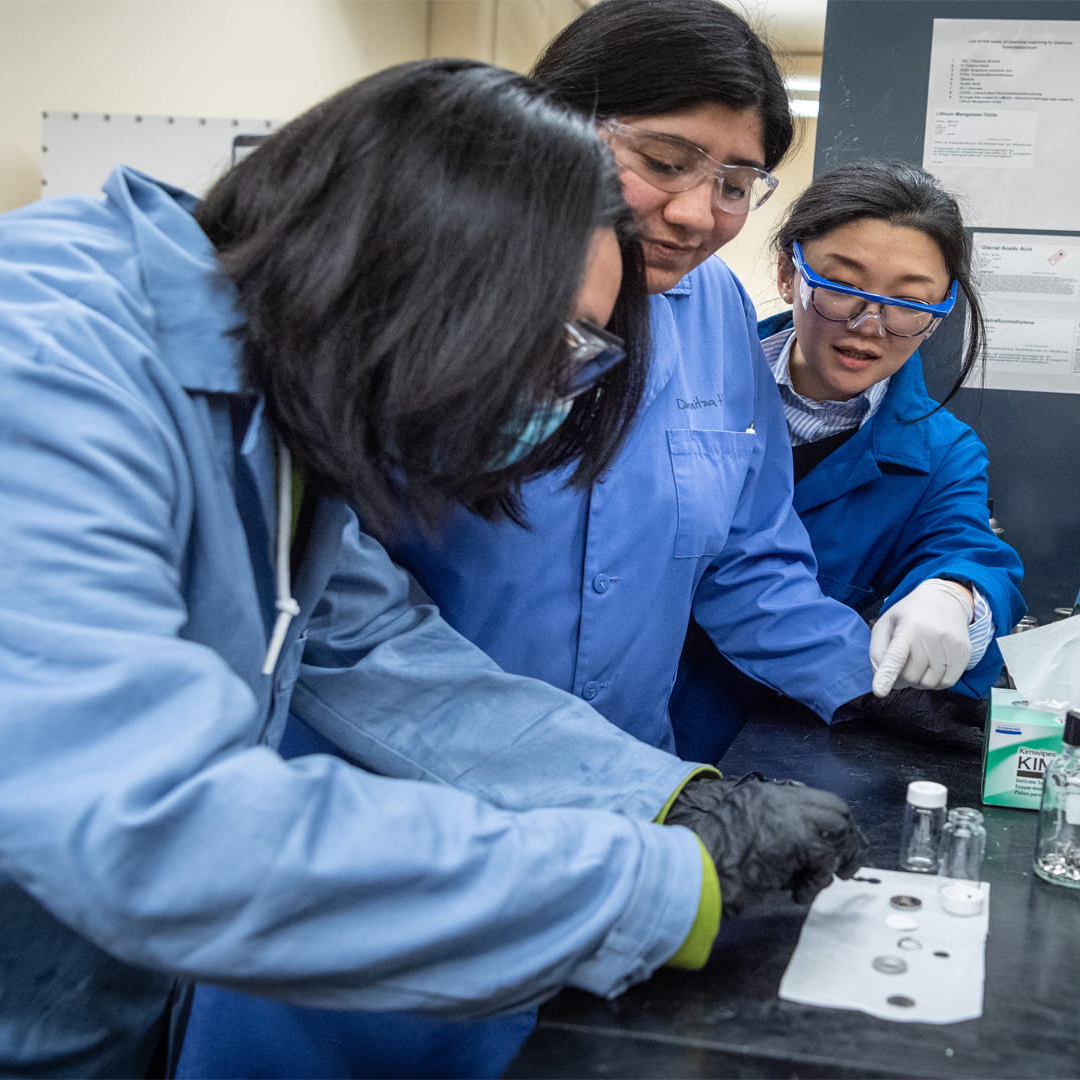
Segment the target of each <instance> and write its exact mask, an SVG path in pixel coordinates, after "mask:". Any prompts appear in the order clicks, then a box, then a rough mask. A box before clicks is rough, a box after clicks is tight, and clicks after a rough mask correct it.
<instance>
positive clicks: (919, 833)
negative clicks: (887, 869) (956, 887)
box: [900, 780, 949, 874]
mask: <svg viewBox="0 0 1080 1080" xmlns="http://www.w3.org/2000/svg"><path fill="white" fill-rule="evenodd" d="M948 795H949V791H948V788H946V787H945V785H944V784H935V783H934V782H933V781H931V780H913V781H912V782H911V783H910V784H908V789H907V802H906V803H905V804H904V825H903V830H902V832H901V834H900V869H901V870H913V871H915V873H917V874H932V873H933V872H934V871H935V870H936V869H937V868H938V858H939V854H940V849H941V830H942V827H943V826H944V824H945V801H946V799H947V798H948Z"/></svg>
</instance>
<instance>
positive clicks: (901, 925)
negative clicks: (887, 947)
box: [885, 911, 919, 931]
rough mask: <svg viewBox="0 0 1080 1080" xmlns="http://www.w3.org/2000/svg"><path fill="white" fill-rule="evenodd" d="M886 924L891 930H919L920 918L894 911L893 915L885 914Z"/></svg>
mask: <svg viewBox="0 0 1080 1080" xmlns="http://www.w3.org/2000/svg"><path fill="white" fill-rule="evenodd" d="M885 925H886V926H887V927H888V928H889V929H890V930H905V931H910V930H918V929H919V920H918V919H913V918H912V917H911V916H910V915H903V914H901V913H900V912H899V911H894V912H893V913H892V914H891V915H886V916H885Z"/></svg>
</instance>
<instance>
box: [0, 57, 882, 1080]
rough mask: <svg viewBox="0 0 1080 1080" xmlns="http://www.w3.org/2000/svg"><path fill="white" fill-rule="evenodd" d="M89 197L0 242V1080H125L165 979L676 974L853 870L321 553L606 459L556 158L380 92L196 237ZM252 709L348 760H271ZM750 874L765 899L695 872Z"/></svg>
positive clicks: (294, 995) (379, 991) (401, 1005)
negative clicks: (742, 916) (732, 924)
mask: <svg viewBox="0 0 1080 1080" xmlns="http://www.w3.org/2000/svg"><path fill="white" fill-rule="evenodd" d="M508 147H509V148H512V149H513V152H512V153H508ZM540 160H542V161H544V162H545V163H546V164H547V165H548V166H549V167H550V170H551V173H550V175H546V174H544V173H543V172H541V171H540V170H538V169H537V168H536V162H537V161H540ZM104 194H105V197H104V199H100V198H63V199H46V200H43V201H41V202H39V203H36V204H34V205H31V206H28V207H25V208H23V209H21V210H16V211H13V212H11V213H9V214H5V215H3V216H0V402H2V403H3V404H2V406H0V407H2V409H3V419H2V422H0V458H2V460H3V462H4V468H3V470H2V472H0V505H2V506H3V508H4V509H3V513H4V561H3V576H2V578H0V698H2V700H3V707H2V708H0V746H2V747H3V751H2V754H0V760H2V768H0V821H2V822H3V826H2V828H0V911H3V915H4V926H3V933H0V972H2V973H3V974H2V977H0V1073H2V1074H4V1075H12V1076H144V1075H149V1074H151V1072H152V1071H153V1070H156V1069H157V1068H159V1067H160V1065H159V1064H156V1063H155V1061H154V1057H153V1055H154V1052H155V1046H157V1045H158V1044H159V1041H160V1036H161V1034H162V1029H163V1027H164V1024H165V1016H166V1011H167V1004H168V1001H169V999H170V994H171V993H172V992H173V990H174V988H175V987H176V986H177V981H178V980H180V982H181V983H182V982H184V981H186V980H191V979H197V980H203V981H205V982H209V983H214V984H216V985H219V986H227V987H231V988H233V989H236V990H243V991H247V992H249V993H253V994H258V995H262V996H263V997H265V998H266V999H268V1000H274V1001H277V1002H291V1003H295V1004H303V1005H307V1006H315V1007H321V1008H327V1009H339V1010H342V1009H363V1008H366V1009H372V1010H389V1009H408V1010H413V1011H419V1012H427V1013H441V1014H444V1015H449V1016H458V1017H461V1016H470V1017H475V1016H477V1015H485V1014H489V1013H493V1012H497V1011H507V1010H515V1009H521V1008H524V1007H526V1006H529V1005H535V1004H536V1003H537V1002H539V1001H540V1000H542V999H543V998H544V997H546V996H548V995H550V994H551V993H554V992H555V991H556V990H558V989H559V988H560V987H562V986H566V985H572V986H578V987H583V988H585V989H588V990H591V991H593V992H595V993H598V994H603V995H609V996H610V995H615V994H618V993H619V992H621V991H622V990H623V989H625V988H626V987H627V986H629V985H630V984H632V983H633V982H636V981H638V980H640V979H643V978H645V977H647V976H648V975H649V974H650V973H651V972H652V971H654V970H655V969H656V968H657V967H659V966H660V965H662V964H665V963H666V964H670V965H673V966H683V967H693V966H700V965H701V964H702V963H704V961H705V958H706V957H707V955H708V951H709V947H710V945H711V943H712V940H713V937H714V936H715V933H716V931H717V927H718V923H719V910H720V903H721V897H723V902H724V903H725V904H727V905H729V906H731V907H735V908H737V907H739V906H740V904H747V903H751V902H753V901H754V900H755V899H756V898H757V897H759V896H761V895H763V894H764V893H766V892H768V891H770V890H772V889H777V888H790V887H791V886H792V885H793V884H795V883H798V882H806V881H808V882H809V884H810V886H811V887H810V892H811V893H812V892H813V891H814V889H816V888H820V887H821V886H823V885H824V884H826V883H827V881H828V880H829V879H830V878H831V875H832V872H833V871H834V870H839V871H841V872H844V873H849V872H851V870H852V868H853V867H852V864H853V863H855V862H856V861H857V860H858V859H859V858H860V857H861V854H862V851H863V848H862V846H861V842H860V837H859V834H858V831H857V830H856V829H855V828H854V826H853V825H851V823H850V821H849V819H848V817H847V814H846V808H845V807H844V805H843V803H842V802H841V801H840V800H838V799H835V798H834V797H832V796H828V795H827V794H826V793H822V792H816V793H811V792H808V791H807V789H797V788H791V787H789V786H784V785H769V784H764V783H756V784H751V785H749V786H746V785H744V786H743V787H741V788H740V789H739V791H738V796H737V798H736V797H734V795H733V792H734V785H732V784H730V783H729V782H727V781H724V780H721V779H719V778H718V777H716V775H715V773H714V771H712V770H708V769H702V768H699V767H696V766H691V765H686V764H684V763H681V762H679V761H678V760H677V759H674V758H672V757H670V756H669V755H667V754H663V753H661V752H658V751H655V750H653V749H651V748H649V747H646V746H643V745H642V744H640V743H638V742H636V741H635V740H633V739H630V738H628V737H627V736H625V735H623V734H622V733H620V732H617V731H615V730H614V729H612V728H611V726H610V725H609V724H608V723H606V722H605V721H604V720H603V719H602V718H601V717H599V716H598V715H596V714H595V713H594V712H593V711H592V710H591V709H590V708H589V707H588V706H587V705H585V704H584V703H583V702H581V701H580V700H578V699H575V698H573V697H572V696H570V695H567V694H564V693H562V692H560V691H558V690H556V689H555V688H553V687H550V686H547V685H545V684H543V683H540V682H538V681H535V680H526V679H522V678H520V677H518V676H515V675H510V674H507V673H505V672H503V671H501V670H499V669H498V667H497V666H496V665H495V664H494V663H492V662H491V661H490V660H489V659H488V658H487V657H486V656H484V655H483V653H482V652H480V650H478V649H477V648H476V647H475V646H473V645H471V644H470V643H468V642H467V641H466V640H465V639H464V638H462V637H461V636H460V635H458V634H456V633H455V632H454V631H452V630H451V629H450V628H449V627H448V626H447V625H446V624H445V623H444V622H443V621H442V620H441V619H440V618H439V616H438V614H437V612H436V611H435V609H434V608H433V607H432V606H431V604H430V603H427V602H425V601H424V599H423V598H422V597H420V596H419V595H418V591H417V590H416V588H415V585H414V583H413V582H412V581H411V580H410V579H409V578H408V576H407V575H406V574H404V573H403V572H402V571H401V570H400V569H398V568H397V567H395V566H394V565H393V564H392V563H391V562H390V560H389V559H388V558H387V556H386V554H385V552H384V551H383V549H382V547H381V546H380V545H379V544H378V543H377V542H376V541H375V540H374V539H372V538H371V536H369V535H366V534H364V533H362V532H360V530H359V529H358V526H357V517H356V513H355V511H357V510H358V511H360V512H361V513H362V514H363V516H364V518H365V521H366V522H367V523H368V525H369V527H370V528H371V529H373V530H376V531H378V532H380V533H384V532H385V531H387V530H388V529H390V528H391V527H392V526H393V523H394V521H395V520H397V519H398V518H399V516H400V514H401V513H402V511H403V510H405V511H408V513H409V514H410V515H411V516H412V517H414V518H415V517H417V516H418V517H419V518H420V519H422V520H429V521H434V520H436V519H437V518H438V517H439V514H440V513H441V512H442V511H443V510H444V509H445V507H446V506H447V505H449V504H457V503H463V504H467V505H470V506H472V507H474V508H476V509H477V510H478V511H482V512H483V513H486V514H489V515H497V514H498V513H499V512H500V510H501V508H503V507H505V506H507V505H510V506H512V505H513V503H514V500H515V496H516V492H517V486H518V484H520V482H521V481H522V480H523V479H524V478H526V477H528V476H531V475H533V474H534V473H535V472H537V471H542V470H543V469H546V468H550V467H559V466H564V467H566V468H567V469H570V470H571V472H573V473H574V474H575V475H576V476H577V480H576V481H575V482H576V483H579V484H582V485H584V486H586V487H587V486H588V485H589V484H590V483H591V482H592V480H593V479H594V478H595V476H596V475H597V474H598V473H599V472H601V471H602V470H603V469H604V468H605V467H606V463H607V462H608V461H610V459H611V456H612V454H613V453H614V451H615V449H616V448H617V446H618V444H619V441H620V438H621V435H622V432H623V428H624V426H625V420H626V417H627V416H628V415H629V414H630V413H631V412H632V410H633V406H634V404H635V402H636V399H637V397H638V393H637V390H636V385H637V381H638V380H639V379H640V374H641V371H642V363H641V358H640V357H639V356H636V355H635V346H634V344H633V341H630V342H627V348H628V349H629V350H630V357H629V358H628V359H627V360H626V361H625V362H623V363H619V362H618V361H619V358H620V357H621V355H622V348H621V347H618V346H617V344H616V342H615V341H614V340H613V339H612V338H611V337H610V336H609V335H607V334H606V333H605V332H604V331H602V330H601V329H600V327H599V325H597V324H603V323H605V322H607V321H608V319H609V317H610V316H611V315H612V311H613V308H614V307H615V305H616V298H617V296H618V294H619V286H620V281H621V280H622V279H623V277H624V272H625V273H627V274H629V275H630V277H631V279H632V277H633V272H634V262H633V259H630V260H629V261H628V262H627V263H626V264H625V266H624V263H623V259H622V257H621V254H620V248H619V242H618V239H617V235H616V226H620V227H621V223H622V222H623V220H624V219H625V216H626V211H625V206H624V205H623V203H622V200H621V196H620V194H619V187H618V182H617V179H616V176H615V172H614V168H613V166H612V164H611V162H610V159H609V155H608V151H607V150H606V148H604V147H603V146H601V145H600V144H599V143H598V142H597V140H596V138H595V134H594V131H593V129H592V126H591V125H590V124H588V123H587V122H585V121H584V120H582V119H581V118H580V117H578V116H577V115H576V114H574V113H572V112H571V111H570V110H568V109H566V108H565V107H563V106H560V105H556V104H555V103H554V102H553V101H552V100H551V99H550V98H549V97H548V96H547V95H546V94H545V93H544V92H543V91H542V90H541V89H540V88H539V87H538V86H537V85H536V84H535V83H534V82H532V81H530V80H528V79H525V78H523V77H521V76H519V75H515V74H513V73H511V72H505V71H500V70H498V69H495V68H491V67H488V66H486V65H482V64H476V63H472V62H468V61H428V62H421V63H417V64H410V65H402V66H400V67H397V68H391V69H389V70H387V71H385V72H382V73H380V74H379V75H376V76H373V77H372V78H371V79H368V80H364V81H362V82H360V83H358V84H356V85H355V86H353V87H350V88H348V89H346V90H344V91H342V92H341V93H340V94H339V95H337V96H335V97H334V98H332V99H330V100H329V101H327V102H324V103H322V104H321V105H319V106H316V107H315V108H314V109H313V110H311V111H310V112H309V113H307V114H306V115H304V116H303V117H301V118H299V119H297V120H296V121H294V122H293V123H291V124H289V125H287V126H286V127H285V128H283V129H282V130H281V131H280V132H278V133H276V134H275V135H273V136H271V137H270V139H268V140H267V142H266V143H265V145H264V146H263V147H261V148H260V149H259V150H257V151H256V152H255V153H254V154H252V155H251V156H250V157H249V158H246V159H245V160H244V161H243V162H241V163H240V164H239V165H238V166H237V167H236V169H234V170H233V171H232V172H230V173H229V174H227V175H226V176H225V177H224V178H223V179H222V180H221V181H219V183H218V184H217V185H216V186H215V187H214V188H213V189H212V191H211V192H210V194H209V195H208V196H207V198H206V199H205V200H204V201H203V202H201V203H200V202H199V201H198V200H196V199H194V198H193V197H191V196H190V195H187V194H186V193H184V192H182V191H179V190H178V189H176V188H173V187H170V186H169V185H168V184H164V183H160V182H157V181H154V180H152V179H151V178H149V177H147V176H145V175H143V174H141V173H139V172H136V171H134V170H131V169H126V168H120V169H118V170H117V171H115V172H114V173H113V174H112V175H111V176H110V177H109V179H108V180H107V182H106V184H105V189H104ZM522 221H526V222H529V223H530V225H531V229H530V230H528V231H527V233H526V235H524V236H522V235H520V234H519V226H520V223H521V222H522ZM632 286H633V283H632V280H631V288H630V289H629V290H624V292H623V297H622V301H621V304H622V310H621V313H620V315H619V317H618V320H619V325H620V328H622V329H624V330H627V331H632V330H633V329H634V324H635V319H634V308H635V303H636V300H635V295H636V294H635V291H634V289H633V287H632ZM600 382H602V383H603V387H604V389H603V391H602V392H601V391H600V389H599V383H600ZM570 402H580V403H582V404H581V405H580V406H573V408H580V409H581V410H582V412H584V413H586V414H587V415H588V416H589V417H594V418H595V420H596V422H595V423H590V424H585V423H583V422H581V420H579V419H577V418H574V417H571V418H570V419H569V420H567V419H566V415H567V413H568V412H569V411H570V408H571V406H569V405H568V403H570ZM562 421H566V422H565V423H561V422H562ZM560 424H561V426H560ZM556 431H557V432H558V433H557V434H556ZM290 712H292V713H293V714H294V715H295V716H296V717H298V718H299V719H300V720H302V721H303V722H304V723H305V724H306V725H307V726H308V728H309V729H310V730H312V731H318V732H320V733H321V734H322V735H323V736H325V737H326V738H327V739H328V740H330V743H331V744H332V745H334V746H336V747H337V748H338V749H339V750H340V751H341V752H342V753H343V754H344V755H346V756H347V757H348V758H349V759H350V760H349V761H348V762H347V761H345V760H342V759H341V758H340V757H330V756H326V755H321V756H302V757H298V758H296V759H295V760H292V761H286V760H284V759H283V758H282V757H281V756H280V755H279V754H278V753H277V752H276V747H277V745H278V743H279V741H280V738H281V734H282V730H283V728H284V726H285V723H286V717H287V714H288V713H290ZM748 792H749V794H747V793H748ZM755 804H756V809H755ZM766 804H767V805H768V806H770V807H772V808H773V810H774V811H776V812H771V813H770V814H769V815H768V816H769V817H770V819H771V820H776V819H777V812H779V813H780V819H781V821H782V822H783V824H781V825H780V826H779V827H778V828H777V829H772V830H769V833H768V835H764V830H762V829H761V828H760V826H758V825H756V824H755V822H756V821H757V820H758V818H759V813H758V811H759V810H760V808H761V806H763V805H766ZM665 812H666V816H665ZM785 813H786V815H787V816H786V817H785V816H784V814H785ZM658 820H664V821H665V822H666V823H668V824H674V825H677V826H687V827H685V828H684V827H675V828H670V827H661V826H660V825H657V824H653V822H654V821H658ZM695 834H699V835H700V836H701V838H702V839H700V840H699V839H698V835H695ZM825 835H827V836H828V837H829V839H828V840H827V841H826V840H825V839H824V838H823V837H824V836H825ZM778 836H779V838H780V839H779V841H778ZM814 837H817V838H818V839H817V841H814ZM808 844H809V846H808ZM749 848H758V849H759V850H758V851H757V855H758V857H757V858H756V859H755V860H754V861H755V863H758V864H762V865H763V866H768V867H773V868H774V869H773V870H770V872H769V875H768V876H762V874H761V873H752V874H745V873H741V872H739V871H734V870H728V869H725V867H729V866H735V865H737V863H738V861H739V854H740V852H743V851H745V850H747V849H749ZM775 868H780V869H779V870H777V869H775ZM371 1044H372V1045H373V1046H374V1048H375V1050H373V1051H372V1053H371V1054H370V1057H371V1059H372V1060H373V1061H376V1062H377V1061H378V1053H377V1052H376V1051H377V1050H378V1049H379V1048H380V1035H379V1034H378V1032H376V1033H375V1034H374V1035H373V1036H372V1037H371ZM372 1067H373V1068H380V1065H379V1064H378V1063H377V1064H376V1065H373V1066H372Z"/></svg>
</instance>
